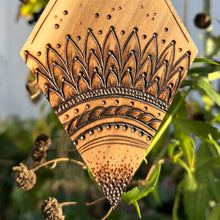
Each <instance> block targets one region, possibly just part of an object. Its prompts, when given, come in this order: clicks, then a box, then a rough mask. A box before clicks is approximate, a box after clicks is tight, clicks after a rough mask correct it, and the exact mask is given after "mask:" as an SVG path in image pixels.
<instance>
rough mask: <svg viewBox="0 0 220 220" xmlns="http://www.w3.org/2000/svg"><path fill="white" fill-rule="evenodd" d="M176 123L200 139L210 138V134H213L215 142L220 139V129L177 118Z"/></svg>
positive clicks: (199, 122)
mask: <svg viewBox="0 0 220 220" xmlns="http://www.w3.org/2000/svg"><path fill="white" fill-rule="evenodd" d="M176 121H177V122H178V123H179V124H180V125H181V126H182V127H184V128H185V129H187V130H188V131H189V132H192V133H193V134H195V135H196V136H198V137H199V138H208V135H209V134H211V135H212V137H213V138H214V139H215V140H217V139H219V138H220V132H219V131H218V129H217V128H215V127H213V126H211V125H209V124H207V123H204V122H201V121H193V120H188V119H180V118H177V119H176Z"/></svg>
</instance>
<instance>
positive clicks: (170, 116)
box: [144, 90, 190, 157]
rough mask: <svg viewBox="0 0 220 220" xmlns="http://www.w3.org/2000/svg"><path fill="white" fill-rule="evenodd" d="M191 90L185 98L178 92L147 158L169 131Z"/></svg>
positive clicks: (150, 146)
mask: <svg viewBox="0 0 220 220" xmlns="http://www.w3.org/2000/svg"><path fill="white" fill-rule="evenodd" d="M189 92H190V90H188V91H187V92H186V93H185V94H184V96H181V94H180V93H179V92H178V93H177V94H176V95H175V97H174V100H173V102H172V104H171V106H170V107H169V109H168V111H167V113H166V115H165V117H164V119H163V121H162V123H161V124H160V127H159V129H158V131H157V133H156V135H155V136H154V138H153V140H152V141H151V143H150V145H149V147H148V148H147V151H146V153H145V156H144V157H146V156H147V155H148V154H149V152H150V151H151V150H152V148H154V147H155V145H156V144H157V143H158V141H159V140H160V138H161V137H162V136H163V134H164V132H166V130H167V129H168V127H169V125H170V124H171V122H172V119H173V118H174V116H175V114H176V113H177V112H178V111H179V110H180V109H181V108H182V104H183V103H184V100H185V98H186V96H187V95H188V94H189Z"/></svg>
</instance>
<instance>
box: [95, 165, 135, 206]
mask: <svg viewBox="0 0 220 220" xmlns="http://www.w3.org/2000/svg"><path fill="white" fill-rule="evenodd" d="M132 176H133V168H127V167H126V168H115V169H114V170H113V169H111V170H110V172H109V171H106V172H105V171H104V170H100V171H98V172H97V173H96V177H97V182H98V184H99V186H100V187H101V189H102V191H103V193H104V195H105V196H106V198H107V200H108V201H109V203H110V205H111V206H112V207H113V209H115V208H116V207H117V205H118V203H119V201H120V199H121V196H122V194H123V193H124V192H125V190H126V188H127V185H128V183H129V182H130V180H131V178H132Z"/></svg>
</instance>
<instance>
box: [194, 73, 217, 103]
mask: <svg viewBox="0 0 220 220" xmlns="http://www.w3.org/2000/svg"><path fill="white" fill-rule="evenodd" d="M195 85H196V86H197V87H199V88H200V89H202V90H203V91H204V92H205V93H206V94H207V95H208V96H209V97H210V98H211V99H212V100H213V101H214V102H215V103H216V104H217V105H218V106H220V94H218V93H217V92H216V91H215V89H214V88H213V86H212V85H211V84H210V83H209V81H208V79H207V78H205V77H198V78H197V79H196V80H195Z"/></svg>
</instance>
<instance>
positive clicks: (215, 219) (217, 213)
mask: <svg viewBox="0 0 220 220" xmlns="http://www.w3.org/2000/svg"><path fill="white" fill-rule="evenodd" d="M219 219H220V206H219V205H217V207H216V208H214V209H213V210H212V212H211V214H210V216H209V218H208V220H219Z"/></svg>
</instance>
